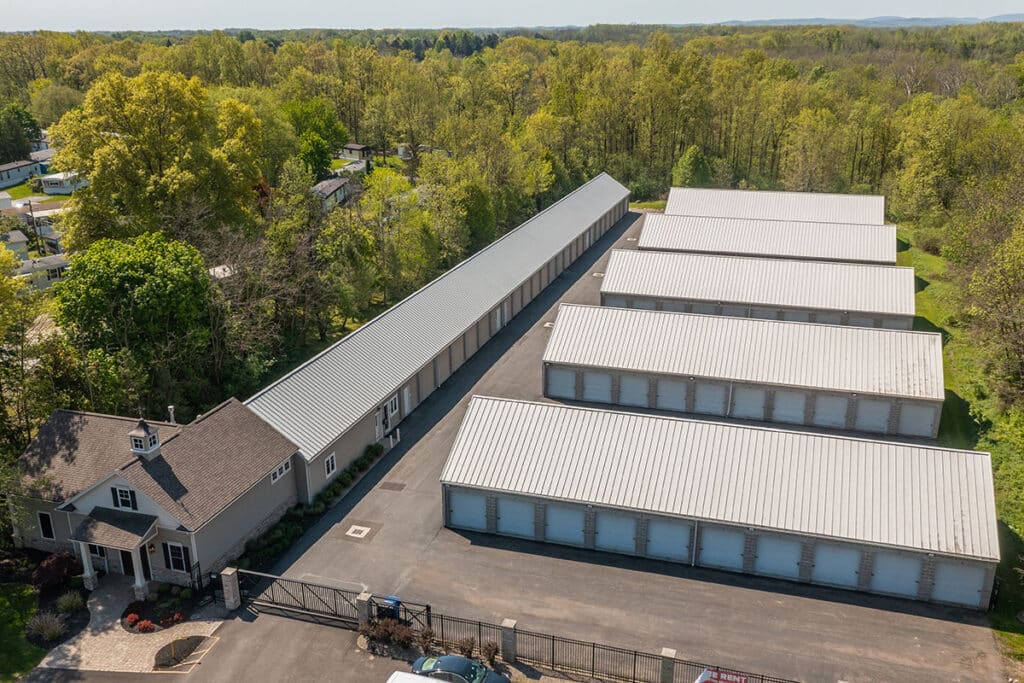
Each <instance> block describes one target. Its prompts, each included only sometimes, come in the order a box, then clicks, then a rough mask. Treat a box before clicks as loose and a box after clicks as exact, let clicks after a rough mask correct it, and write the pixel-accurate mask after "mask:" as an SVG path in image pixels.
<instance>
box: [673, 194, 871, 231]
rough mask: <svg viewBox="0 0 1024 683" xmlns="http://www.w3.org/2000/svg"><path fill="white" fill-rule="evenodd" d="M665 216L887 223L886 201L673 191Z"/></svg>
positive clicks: (846, 196) (859, 197) (840, 196)
mask: <svg viewBox="0 0 1024 683" xmlns="http://www.w3.org/2000/svg"><path fill="white" fill-rule="evenodd" d="M665 213H670V214H675V215H677V216H713V217H717V218H755V219H764V220H772V221H814V222H821V223H863V224H867V225H882V224H883V223H885V197H882V196H880V195H855V194H824V193H820V192H769V191H767V190H704V189H696V188H692V187H673V188H672V189H671V190H670V191H669V193H668V204H667V205H666V207H665Z"/></svg>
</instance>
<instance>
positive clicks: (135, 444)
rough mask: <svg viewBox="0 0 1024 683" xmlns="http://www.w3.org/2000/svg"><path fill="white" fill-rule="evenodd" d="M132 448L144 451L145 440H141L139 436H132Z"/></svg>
mask: <svg viewBox="0 0 1024 683" xmlns="http://www.w3.org/2000/svg"><path fill="white" fill-rule="evenodd" d="M132 448H133V449H135V450H137V451H144V450H146V442H145V441H143V440H142V437H141V436H133V437H132Z"/></svg>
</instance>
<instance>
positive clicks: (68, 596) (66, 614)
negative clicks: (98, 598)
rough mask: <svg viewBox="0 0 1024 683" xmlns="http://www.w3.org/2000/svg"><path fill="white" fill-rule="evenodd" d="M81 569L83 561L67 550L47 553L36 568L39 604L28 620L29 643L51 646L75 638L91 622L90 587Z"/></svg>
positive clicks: (43, 646) (26, 627)
mask: <svg viewBox="0 0 1024 683" xmlns="http://www.w3.org/2000/svg"><path fill="white" fill-rule="evenodd" d="M81 573H82V563H81V561H79V559H78V558H77V557H74V556H73V555H66V554H54V555H47V556H46V557H45V558H44V559H43V560H42V561H41V562H39V564H38V565H36V567H35V568H34V569H33V571H32V575H31V581H32V584H33V585H34V586H35V590H36V599H37V608H36V610H35V613H34V614H33V615H32V616H31V618H29V619H28V620H27V621H26V623H25V639H26V640H27V641H28V642H29V643H31V644H33V645H35V646H37V647H41V648H46V649H49V648H52V647H54V646H56V645H59V644H61V643H63V642H65V641H67V640H70V639H71V638H74V637H75V636H76V635H78V634H79V633H81V632H82V631H83V630H85V627H86V626H88V625H89V609H88V608H87V607H86V603H87V601H88V599H89V591H87V590H85V588H84V587H83V586H82V577H81V576H80V574H81Z"/></svg>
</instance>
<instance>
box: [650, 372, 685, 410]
mask: <svg viewBox="0 0 1024 683" xmlns="http://www.w3.org/2000/svg"><path fill="white" fill-rule="evenodd" d="M657 407H658V408H661V409H662V410H686V382H682V381H679V380H674V379H659V380H658V405H657Z"/></svg>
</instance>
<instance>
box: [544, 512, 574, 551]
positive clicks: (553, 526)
mask: <svg viewBox="0 0 1024 683" xmlns="http://www.w3.org/2000/svg"><path fill="white" fill-rule="evenodd" d="M545 522H546V526H545V528H544V540H546V541H551V542H552V543H565V544H567V545H583V508H578V507H569V506H568V505H548V506H547V516H546V519H545Z"/></svg>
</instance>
